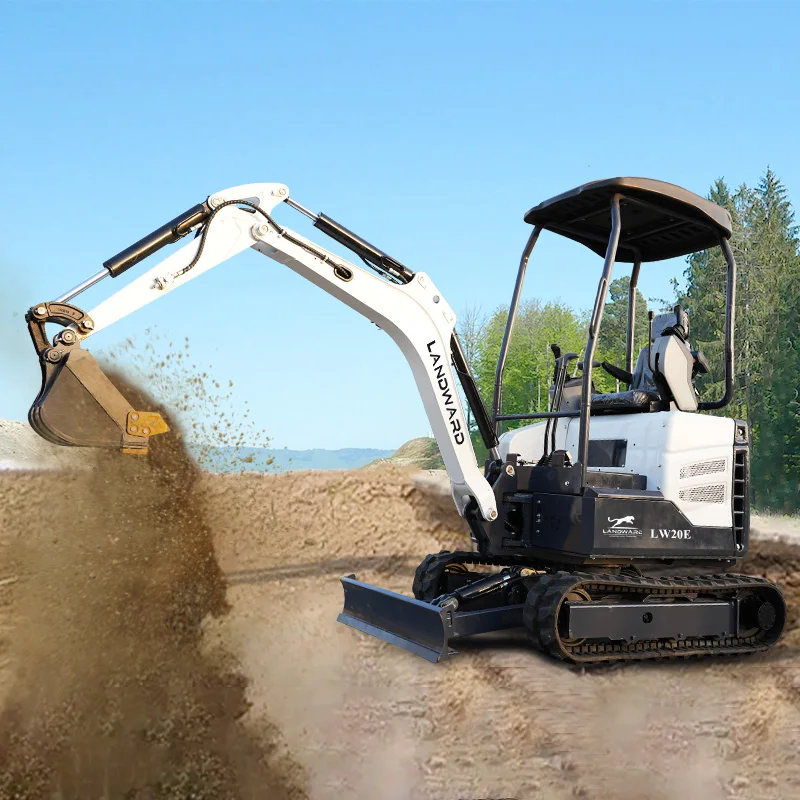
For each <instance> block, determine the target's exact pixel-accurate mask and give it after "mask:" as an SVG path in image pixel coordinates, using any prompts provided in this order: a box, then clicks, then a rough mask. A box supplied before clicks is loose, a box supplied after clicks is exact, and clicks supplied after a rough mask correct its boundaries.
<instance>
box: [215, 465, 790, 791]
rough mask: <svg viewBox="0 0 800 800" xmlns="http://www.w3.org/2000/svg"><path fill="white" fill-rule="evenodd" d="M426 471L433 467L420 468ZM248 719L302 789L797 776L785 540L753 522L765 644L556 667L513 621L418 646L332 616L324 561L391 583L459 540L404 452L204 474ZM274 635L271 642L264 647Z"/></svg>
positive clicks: (750, 566)
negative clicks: (446, 648) (442, 657)
mask: <svg viewBox="0 0 800 800" xmlns="http://www.w3.org/2000/svg"><path fill="white" fill-rule="evenodd" d="M432 477H435V476H432ZM200 484H201V486H202V502H203V503H205V504H206V505H207V508H206V517H205V518H206V520H207V522H208V524H209V525H210V526H211V529H212V533H213V537H214V542H215V546H216V549H217V554H218V558H219V563H220V566H221V568H222V569H223V571H224V572H225V574H226V577H227V578H228V582H229V590H228V595H227V598H228V602H229V603H230V605H231V611H230V612H229V613H228V614H227V615H225V616H224V617H220V618H217V619H215V620H214V621H213V622H212V623H211V625H210V628H209V630H213V631H214V632H215V634H216V635H218V636H219V637H220V639H222V640H223V641H226V642H227V643H228V646H229V647H230V648H231V649H232V651H233V652H234V653H235V654H236V655H237V658H238V660H239V661H240V663H241V664H242V669H243V671H244V673H245V674H246V675H247V677H248V679H249V682H248V687H247V697H248V699H249V700H250V702H251V707H250V710H249V711H248V712H247V714H246V715H245V717H244V718H243V720H244V722H245V723H247V724H257V723H258V721H259V719H261V717H262V715H266V716H267V717H268V718H270V719H271V720H273V721H274V722H275V724H277V725H278V726H279V727H280V729H281V731H282V733H283V735H284V736H285V738H286V742H287V745H288V746H289V748H290V750H291V752H292V753H293V754H295V756H296V757H297V758H298V760H299V761H300V762H301V763H302V765H303V766H304V768H305V770H306V772H307V774H308V786H309V792H310V795H311V796H312V797H314V798H315V800H343V798H348V799H349V798H362V797H375V798H387V799H390V800H396V799H398V800H399V799H402V800H406V798H408V799H409V800H453V798H460V799H461V800H477V798H495V799H496V798H515V799H516V800H529V799H530V800H540V799H541V800H545V799H546V800H574V798H586V799H588V800H605V799H606V798H610V797H613V798H615V800H677V799H678V798H680V800H733V799H734V798H736V800H765V798H769V799H770V800H784V798H787V797H793V796H795V795H796V786H797V785H798V784H800V763H798V761H797V758H796V754H797V750H798V748H799V747H800V659H798V654H800V629H798V627H797V622H796V620H797V619H798V609H800V594H798V591H797V588H798V587H797V576H798V575H800V554H798V551H797V550H795V549H793V548H792V547H790V546H788V545H786V544H773V543H772V542H763V541H762V540H760V539H756V540H754V542H753V546H752V554H751V556H750V557H749V558H748V560H747V562H746V563H745V565H744V570H746V571H749V572H751V573H753V574H764V575H767V576H769V577H771V578H773V579H777V580H778V581H779V582H780V583H781V584H782V585H783V586H784V589H785V592H786V596H787V600H788V601H789V604H790V621H791V625H792V626H793V627H792V628H791V630H790V631H789V633H788V634H787V636H786V637H785V639H784V641H783V642H782V643H781V644H780V645H779V646H778V647H777V648H776V649H775V650H773V651H772V652H770V653H767V654H760V655H756V656H753V657H747V658H727V659H717V660H713V659H712V660H708V659H706V660H703V659H694V660H689V661H682V660H678V661H674V662H669V663H642V664H634V665H630V666H598V667H593V668H590V669H580V668H572V667H569V666H567V665H564V664H559V663H556V662H554V661H552V660H549V659H546V658H544V657H541V656H540V655H538V654H537V653H535V652H533V651H532V650H531V649H530V648H529V647H528V646H527V644H526V642H525V639H524V635H521V634H519V632H513V633H509V634H502V635H501V634H497V635H494V636H490V637H481V638H477V639H474V640H472V641H471V642H467V641H465V642H463V643H462V644H461V645H460V647H459V649H460V650H461V652H460V654H459V655H458V656H457V657H456V658H454V659H453V660H452V661H449V662H446V663H443V664H439V665H432V664H429V663H427V662H425V661H423V660H422V659H419V658H416V657H414V656H411V655H410V654H408V653H406V652H404V651H402V650H399V649H397V648H394V647H392V646H391V645H388V644H385V643H382V642H380V641H378V640H376V639H374V638H371V637H367V636H365V635H362V634H359V633H358V632H356V631H353V630H352V629H349V628H346V627H345V626H342V625H338V624H336V622H335V620H336V615H337V614H338V612H339V611H340V610H341V608H342V590H341V587H340V585H339V580H338V579H339V577H340V576H341V575H343V574H347V573H349V572H355V573H356V574H357V576H358V577H359V578H360V579H362V580H367V581H369V582H373V583H377V584H379V585H381V586H384V587H386V588H389V589H393V590H396V591H401V592H406V593H408V592H409V589H410V586H411V579H412V575H413V570H414V567H415V566H416V564H417V563H418V562H419V561H420V559H421V558H422V557H423V556H424V555H425V554H426V553H428V552H435V551H437V550H439V549H440V548H448V549H453V548H462V547H464V546H465V545H466V544H467V535H466V532H465V530H464V527H463V522H462V520H461V519H460V518H459V517H458V516H457V514H456V513H455V509H454V507H453V503H452V500H451V499H450V498H449V497H448V496H447V494H446V493H445V492H444V491H441V490H439V489H438V488H437V487H436V485H435V481H433V480H429V481H428V484H429V485H428V486H427V488H426V486H423V485H421V483H420V481H419V480H418V478H417V477H416V476H414V475H413V474H412V473H411V471H409V470H402V469H396V468H385V467H384V468H380V469H376V470H370V471H361V470H359V471H356V472H346V473H342V472H340V473H293V474H291V475H277V476H275V475H272V476H270V475H268V476H256V475H252V476H250V475H248V476H203V478H202V479H201V481H200ZM275 653H280V658H279V659H276V658H275V657H274V654H275Z"/></svg>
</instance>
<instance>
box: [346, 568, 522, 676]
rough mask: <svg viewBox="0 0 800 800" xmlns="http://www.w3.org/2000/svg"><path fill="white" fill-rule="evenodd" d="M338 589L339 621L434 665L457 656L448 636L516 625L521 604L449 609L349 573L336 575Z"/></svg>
mask: <svg viewBox="0 0 800 800" xmlns="http://www.w3.org/2000/svg"><path fill="white" fill-rule="evenodd" d="M342 587H343V588H344V609H343V610H342V613H341V614H339V617H338V621H339V622H342V623H344V624H345V625H349V626H350V627H351V628H355V629H356V630H359V631H362V632H363V633H369V634H370V635H372V636H375V637H377V638H378V639H382V640H383V641H384V642H389V643H390V644H393V645H396V646H397V647H402V648H403V649H404V650H408V651H409V652H411V653H414V654H415V655H418V656H421V657H422V658H424V659H426V660H428V661H432V662H434V663H436V662H439V661H443V660H444V659H446V658H449V657H450V656H453V655H456V654H457V652H458V651H457V650H454V649H453V648H451V647H450V641H451V640H453V639H459V638H461V637H463V636H471V635H473V634H476V633H487V632H489V631H497V630H505V629H507V628H516V627H519V626H521V625H522V606H521V605H511V606H500V607H497V608H485V609H480V610H478V611H452V610H451V609H448V608H440V607H439V606H435V605H432V604H431V603H425V602H423V601H422V600H415V599H414V598H413V597H406V596H405V595H402V594H398V593H397V592H390V591H389V590H388V589H381V588H380V587H378V586H370V584H368V583H362V582H361V581H358V580H356V578H355V575H348V576H345V577H344V578H342Z"/></svg>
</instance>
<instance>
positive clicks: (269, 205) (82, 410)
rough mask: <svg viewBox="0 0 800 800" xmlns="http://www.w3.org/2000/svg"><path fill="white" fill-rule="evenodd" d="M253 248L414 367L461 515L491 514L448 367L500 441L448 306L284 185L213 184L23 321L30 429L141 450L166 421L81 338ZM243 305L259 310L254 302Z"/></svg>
mask: <svg viewBox="0 0 800 800" xmlns="http://www.w3.org/2000/svg"><path fill="white" fill-rule="evenodd" d="M280 203H286V204H287V205H289V206H291V207H292V208H294V209H295V210H297V211H299V212H300V213H302V214H304V215H305V216H307V217H309V218H310V219H311V220H312V221H313V224H314V226H315V227H317V228H318V229H320V230H321V231H323V232H324V233H325V234H327V235H328V236H330V237H331V238H333V239H335V240H336V241H338V242H339V243H340V244H342V245H344V246H345V247H347V248H348V249H350V250H351V251H353V252H354V253H355V254H356V255H358V256H359V257H360V258H361V259H362V261H363V262H364V264H365V266H364V267H361V266H357V265H356V264H353V263H351V262H350V261H347V260H346V259H343V258H341V257H340V256H337V255H335V254H333V253H331V252H329V251H328V250H325V249H324V248H322V247H320V246H319V245H317V244H316V243H314V242H312V241H310V240H309V239H307V238H305V237H303V236H301V235H300V234H298V233H296V232H294V231H292V230H291V229H289V228H286V227H284V226H282V225H279V224H278V223H276V222H275V221H274V219H273V218H272V212H273V210H274V208H275V207H276V206H277V205H278V204H280ZM193 231H194V232H196V234H197V235H196V236H195V237H194V238H193V239H192V240H191V241H190V242H188V243H187V244H185V245H183V246H182V247H180V248H179V249H177V250H176V251H175V252H173V253H172V254H171V255H169V256H168V257H167V258H165V259H164V260H163V261H161V262H160V263H159V264H157V265H156V266H154V267H152V268H151V269H150V270H148V271H147V272H145V273H144V274H142V275H140V276H139V277H138V278H136V279H135V280H133V281H132V282H131V283H129V284H128V285H127V286H125V287H124V288H123V289H121V290H120V291H118V292H116V293H115V294H113V295H112V296H110V297H109V298H107V299H106V300H104V301H103V302H101V303H100V304H99V305H98V306H96V307H95V308H93V309H92V310H91V311H89V312H88V313H86V312H84V311H82V310H81V309H79V308H78V307H76V306H74V305H72V304H71V301H72V300H73V299H74V298H75V297H76V296H77V295H78V294H80V293H81V292H82V291H84V290H85V289H87V288H89V287H90V286H93V285H94V284H96V283H98V282H99V281H100V280H102V279H104V278H106V277H109V276H110V277H118V276H119V275H121V274H122V273H124V272H125V271H126V270H128V269H130V268H131V267H132V266H134V265H135V264H137V263H138V262H139V261H141V260H143V259H144V258H146V257H148V256H150V255H152V254H153V253H155V252H156V251H157V250H159V249H161V248H162V247H164V246H165V245H167V244H171V243H174V242H177V241H178V240H179V239H181V238H183V237H184V236H186V235H187V234H188V233H190V232H193ZM248 247H251V248H253V249H254V250H257V251H258V252H259V253H261V254H262V255H265V256H268V257H269V258H271V259H273V260H274V261H277V262H279V263H281V264H283V265H285V266H287V267H289V269H291V270H293V271H294V272H296V273H298V274H299V275H302V276H303V277H304V278H307V279H308V280H310V281H311V282H312V283H314V284H316V285H317V286H319V287H320V288H321V289H323V290H325V291H326V292H327V293H328V294H330V295H332V296H333V297H335V298H337V299H339V300H341V301H342V302H343V303H345V304H346V305H348V306H350V307H351V308H353V309H355V310H356V311H358V312H359V313H360V314H361V315H362V316H364V317H366V318H367V319H368V320H370V321H371V322H373V323H375V324H376V325H378V326H379V327H380V328H381V329H383V330H384V331H385V332H386V333H388V334H389V336H390V337H391V338H392V339H393V340H394V342H395V343H396V344H397V346H398V347H399V348H400V350H401V351H402V353H403V355H404V356H405V358H406V361H408V364H409V366H410V367H411V371H412V374H413V375H414V380H415V382H416V384H417V388H418V390H419V393H420V396H421V397H422V402H423V405H424V407H425V412H426V414H427V416H428V420H429V422H430V425H431V429H432V431H433V433H434V436H435V437H436V441H437V442H438V445H439V449H440V451H441V454H442V459H443V460H444V463H445V467H446V468H447V472H448V474H449V476H450V481H451V486H452V492H453V499H454V500H455V503H456V506H457V508H458V510H459V512H460V513H461V514H462V515H468V514H476V515H478V516H480V517H481V518H482V519H483V520H487V521H491V520H494V519H496V517H497V506H496V501H495V498H494V494H493V492H492V488H491V486H490V485H489V483H488V481H487V480H486V478H485V477H484V475H483V473H482V471H481V470H480V469H479V468H478V466H477V464H476V460H475V452H474V450H473V447H472V442H471V440H470V436H469V431H468V429H467V424H466V420H465V418H464V412H463V408H462V404H461V400H460V397H459V392H458V388H457V384H456V379H455V374H454V371H453V367H455V370H456V372H457V373H458V376H459V378H460V382H461V385H462V388H463V390H464V393H465V395H466V397H467V399H468V402H469V403H470V405H471V407H472V410H473V413H474V415H475V417H476V419H477V420H478V425H479V428H480V430H481V434H482V436H483V438H484V441H485V442H486V445H487V447H488V448H489V450H490V452H493V453H495V454H496V446H497V439H496V437H495V433H494V430H493V428H492V426H491V424H490V423H489V420H488V416H487V414H486V411H485V409H484V407H483V404H482V403H481V401H480V396H479V395H478V392H477V389H476V387H475V382H474V380H473V378H472V375H471V374H470V371H469V368H468V365H467V363H466V360H465V358H464V355H463V352H462V350H461V347H460V344H459V342H458V337H457V335H456V333H455V323H456V316H455V314H454V313H453V310H452V309H451V308H450V306H449V305H448V304H447V302H446V300H445V299H444V297H443V296H442V293H441V292H440V291H439V290H438V289H437V288H436V286H435V285H434V283H433V281H432V280H431V279H430V278H429V277H428V275H426V274H425V273H424V272H416V273H415V272H413V271H411V270H410V269H408V268H407V267H405V266H403V265H402V264H400V263H399V262H398V261H396V260H395V259H393V258H391V257H390V256H388V255H387V254H386V253H384V252H382V251H381V250H379V249H378V248H376V247H374V246H373V245H371V244H370V243H369V242H367V241H365V240H364V239H362V238H361V237H359V236H357V235H356V234H354V233H352V232H351V231H349V230H348V229H347V228H345V227H344V226H342V225H340V224H339V223H337V222H336V221H334V220H333V219H331V218H330V217H327V216H325V215H324V214H314V213H313V212H311V211H309V210H308V209H306V208H305V207H304V206H302V205H300V204H299V203H297V202H296V201H294V200H293V199H292V198H290V195H289V189H288V187H286V186H285V185H283V184H279V183H257V184H247V185H244V186H236V187H233V188H231V189H226V190H224V191H222V192H217V193H216V194H214V195H212V196H210V197H209V198H208V199H207V200H206V201H205V202H203V203H200V204H198V205H196V206H194V207H192V208H191V209H189V210H188V211H187V212H186V213H184V214H182V215H181V216H179V217H176V218H175V219H174V220H172V221H170V222H169V223H167V224H166V225H164V226H162V227H161V228H159V229H158V230H156V231H154V232H153V233H152V234H150V235H148V236H146V237H145V238H144V239H142V240H140V241H139V242H136V243H135V244H134V245H131V246H130V247H129V248H126V249H125V250H123V251H122V252H121V253H119V254H117V255H116V256H114V257H113V258H111V259H109V260H108V261H106V262H105V264H104V266H103V270H101V271H100V272H98V273H97V274H96V275H93V276H92V277H91V278H89V279H88V280H86V281H84V282H83V283H82V284H79V285H78V286H76V287H75V288H74V289H73V290H71V291H70V292H67V293H66V294H65V295H63V296H61V297H59V298H57V299H56V300H55V301H53V302H50V303H40V304H38V305H35V306H33V307H32V308H31V309H30V310H29V312H28V314H27V317H26V319H27V322H28V327H29V331H30V333H31V338H32V339H33V342H34V346H35V348H36V351H37V354H38V355H39V358H40V361H41V364H42V376H43V379H42V389H41V391H40V393H39V395H38V396H37V398H36V400H35V401H34V404H33V407H32V408H31V411H30V414H29V419H30V422H31V425H32V427H33V428H34V430H36V431H37V433H39V434H40V435H41V436H43V437H44V438H46V439H48V440H50V441H53V442H56V443H58V444H64V445H74V446H100V447H118V448H121V449H123V450H124V451H125V452H146V446H147V438H148V437H149V436H151V435H154V434H155V433H159V432H162V431H163V430H165V429H166V426H165V424H164V423H163V420H161V419H160V417H158V415H157V414H156V415H152V414H148V413H147V412H143V411H140V410H137V409H134V408H132V407H131V406H130V404H129V403H128V402H127V401H126V400H125V398H124V397H123V396H122V395H121V394H120V393H119V391H117V389H116V388H115V387H114V386H113V384H112V383H111V382H110V381H109V380H108V378H106V377H105V375H103V373H102V371H101V370H100V368H99V366H98V365H97V363H96V362H95V361H94V359H93V358H92V357H91V356H90V355H89V353H88V352H86V351H84V350H83V349H82V347H81V343H82V342H83V341H85V340H86V339H88V338H89V337H90V336H92V335H93V334H95V333H96V332H97V331H100V330H103V329H104V328H107V327H108V326H109V325H112V324H113V323H114V322H116V321H118V320H119V319H122V318H123V317H125V316H127V315H128V314H130V313H132V312H133V311H135V310H136V309H139V308H141V307H142V306H144V305H146V304H148V303H151V302H153V301H154V300H157V299H159V298H160V297H163V296H164V295H166V294H168V293H169V292H171V291H174V290H175V289H177V288H178V287H179V286H182V285H183V284H185V283H187V282H188V281H190V280H193V279H194V278H196V277H198V276H200V275H201V274H203V273H204V272H207V271H208V270H209V269H211V268H213V267H215V266H217V265H218V264H221V263H222V262H224V261H226V260H228V259H229V258H231V257H232V256H234V255H236V254H237V253H239V252H241V251H243V250H245V249H246V248H248ZM245 303H246V304H247V307H250V308H252V311H253V314H254V315H257V314H258V311H259V306H258V302H257V301H256V302H253V301H252V300H251V301H245ZM250 304H252V306H251V305H250ZM48 322H51V323H56V324H58V325H60V326H62V328H63V330H61V331H60V332H59V333H58V334H57V335H56V336H55V337H54V339H53V341H52V342H50V341H49V339H48V338H47V335H46V332H45V323H48Z"/></svg>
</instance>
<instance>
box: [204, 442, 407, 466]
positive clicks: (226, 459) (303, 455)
mask: <svg viewBox="0 0 800 800" xmlns="http://www.w3.org/2000/svg"><path fill="white" fill-rule="evenodd" d="M188 447H189V451H190V452H191V454H192V455H193V456H194V457H195V459H196V460H197V463H198V465H199V466H200V468H201V469H204V470H208V471H209V472H241V471H244V472H287V471H290V470H298V469H325V470H328V469H358V468H359V467H363V466H366V465H367V464H369V463H371V462H373V461H375V459H382V458H386V457H387V456H391V455H392V451H391V450H376V449H372V448H361V447H345V448H342V449H341V450H323V449H314V450H277V449H272V448H269V449H266V448H262V447H216V446H213V445H198V444H190V445H189V446H188Z"/></svg>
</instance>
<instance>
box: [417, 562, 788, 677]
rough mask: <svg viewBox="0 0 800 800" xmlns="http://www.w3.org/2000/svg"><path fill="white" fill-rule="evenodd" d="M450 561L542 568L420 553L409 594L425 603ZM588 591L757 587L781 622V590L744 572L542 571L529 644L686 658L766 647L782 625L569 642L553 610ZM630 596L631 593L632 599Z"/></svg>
mask: <svg viewBox="0 0 800 800" xmlns="http://www.w3.org/2000/svg"><path fill="white" fill-rule="evenodd" d="M450 564H464V565H476V566H477V565H482V566H497V567H511V566H518V565H519V566H532V567H537V568H541V562H540V561H532V560H530V559H525V558H522V557H521V558H513V557H512V558H509V557H508V556H488V555H482V554H480V553H471V552H466V551H455V552H449V551H447V550H442V551H441V552H439V553H435V554H431V555H428V556H426V557H425V559H424V560H423V561H422V563H421V564H420V565H419V567H417V570H416V573H415V575H414V585H413V589H414V597H416V598H417V599H418V600H425V601H428V602H430V601H431V600H433V599H434V598H435V597H438V596H439V595H440V594H441V593H442V585H441V579H442V576H443V575H444V572H445V569H446V567H447V566H448V565H450ZM578 586H579V587H581V588H583V589H584V590H586V591H588V592H589V593H590V594H601V595H603V594H610V593H613V594H616V595H619V594H627V593H630V594H632V595H637V594H638V595H647V596H653V595H663V596H664V597H665V598H667V597H670V596H675V595H682V594H686V593H687V592H692V593H694V592H700V593H703V594H705V595H729V594H730V593H731V592H737V591H739V590H742V589H750V590H753V589H762V590H768V591H769V592H770V593H772V594H774V597H773V598H771V599H773V600H778V601H779V602H780V604H781V608H780V609H776V611H778V613H779V618H780V619H781V620H784V621H785V617H786V611H785V604H784V602H783V595H782V593H781V591H780V589H779V588H778V587H777V586H775V584H773V583H770V582H769V581H767V580H764V579H763V578H754V577H751V576H749V575H727V574H714V575H701V576H686V577H681V576H673V577H658V578H655V577H648V576H644V575H626V574H616V575H607V574H597V573H583V572H574V573H570V572H555V573H545V574H544V575H542V576H541V577H540V578H538V580H536V582H535V583H533V584H532V586H531V588H530V591H529V592H528V597H527V601H526V603H525V607H524V609H523V621H524V625H525V630H526V632H527V634H528V640H529V642H530V643H531V645H532V646H533V647H534V648H535V649H537V650H539V651H541V652H543V653H547V654H548V655H550V656H552V657H554V658H558V659H561V660H564V661H572V662H574V663H581V664H586V663H592V662H601V661H640V660H646V659H656V658H687V657H690V656H699V655H734V654H737V653H754V652H758V651H761V650H766V649H768V648H769V647H771V646H772V645H773V644H774V643H775V642H776V641H777V640H778V639H779V638H780V634H781V632H782V629H783V624H781V625H779V626H776V627H777V632H776V631H775V629H773V631H760V632H756V633H755V634H753V635H752V636H748V637H745V636H729V637H726V638H725V639H716V638H712V637H705V638H698V637H692V638H688V639H670V640H649V641H648V640H642V641H638V642H632V643H627V642H605V643H584V644H577V645H569V644H566V643H564V642H562V640H561V637H560V636H559V634H558V613H559V611H560V610H561V606H562V603H563V600H564V597H565V596H566V594H567V593H568V592H569V591H570V590H571V589H573V588H575V587H578ZM631 599H632V600H634V601H635V598H631Z"/></svg>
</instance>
